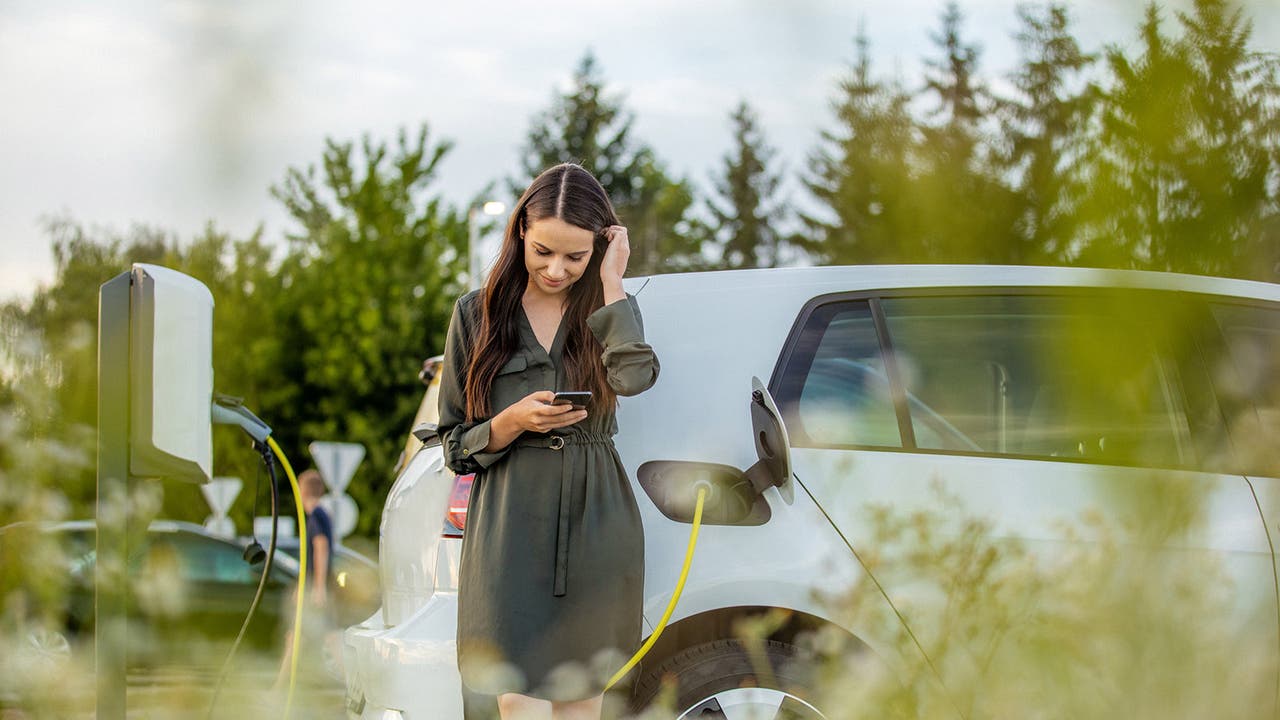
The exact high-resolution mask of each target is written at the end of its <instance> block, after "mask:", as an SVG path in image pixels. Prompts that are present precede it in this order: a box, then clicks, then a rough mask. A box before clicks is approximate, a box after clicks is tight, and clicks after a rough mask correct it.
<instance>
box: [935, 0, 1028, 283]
mask: <svg viewBox="0 0 1280 720" xmlns="http://www.w3.org/2000/svg"><path fill="white" fill-rule="evenodd" d="M963 19H964V16H963V14H962V13H961V12H960V8H959V7H958V6H957V5H956V3H955V2H949V3H948V4H947V6H946V8H945V10H944V11H943V14H942V18H941V20H942V28H941V31H940V32H939V33H937V34H934V35H933V36H932V37H933V41H934V43H935V45H936V46H937V48H938V50H939V51H940V53H941V57H940V58H936V59H930V60H926V64H927V66H928V68H929V72H928V73H927V74H926V80H925V88H924V95H925V96H931V97H932V98H933V100H934V101H935V102H936V107H935V108H934V110H933V111H932V113H931V115H932V117H933V123H931V124H925V125H924V126H923V127H922V142H921V143H920V144H919V146H918V156H917V157H918V159H917V164H918V168H919V178H918V180H917V183H916V187H917V190H916V192H915V205H916V211H917V212H918V213H919V214H920V220H921V225H922V227H921V231H920V235H919V238H918V241H917V243H918V244H917V247H918V250H917V252H916V253H913V255H914V256H915V257H914V259H916V260H931V261H939V262H1002V261H1008V260H1010V259H1011V256H1012V255H1013V252H1012V251H1011V246H1012V243H1011V242H1010V241H1011V239H1012V238H1013V225H1014V213H1015V202H1014V197H1013V193H1012V191H1011V190H1010V189H1009V188H1008V187H1007V186H1006V184H1005V183H1004V182H1003V180H1002V179H1001V176H1000V172H999V168H998V167H997V166H996V163H995V161H994V152H993V149H992V147H991V142H990V140H989V139H988V138H986V137H984V132H983V130H984V128H983V121H984V120H985V119H986V118H987V116H988V112H989V109H990V106H991V105H992V99H991V97H990V94H989V93H988V91H987V90H986V88H985V87H984V86H983V84H982V83H981V81H980V79H979V77H978V57H979V49H978V47H977V46H975V45H969V44H967V43H966V42H965V41H964V39H963V38H962V37H961V33H960V31H961V24H962V22H963Z"/></svg>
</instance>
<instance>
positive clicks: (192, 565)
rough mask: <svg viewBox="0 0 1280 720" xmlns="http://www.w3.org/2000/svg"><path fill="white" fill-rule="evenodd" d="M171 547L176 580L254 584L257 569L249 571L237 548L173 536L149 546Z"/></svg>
mask: <svg viewBox="0 0 1280 720" xmlns="http://www.w3.org/2000/svg"><path fill="white" fill-rule="evenodd" d="M161 543H164V544H169V545H171V546H172V549H173V551H175V552H176V554H177V562H178V569H179V573H180V577H181V578H182V580H183V581H184V582H188V583H230V584H247V583H256V582H257V580H258V576H259V574H260V573H261V566H259V567H258V568H252V567H250V566H249V564H248V563H246V562H245V561H244V557H243V556H242V554H241V552H240V550H239V548H237V547H236V546H235V545H232V544H229V543H223V542H218V541H216V540H208V539H205V538H197V537H184V536H181V535H175V536H174V537H173V538H171V539H167V540H163V541H159V542H157V543H153V546H154V545H159V544H161Z"/></svg>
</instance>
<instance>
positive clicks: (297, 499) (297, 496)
mask: <svg viewBox="0 0 1280 720" xmlns="http://www.w3.org/2000/svg"><path fill="white" fill-rule="evenodd" d="M267 445H268V446H270V448H271V450H272V451H273V452H275V454H276V457H278V458H280V465H281V466H283V467H284V474H285V475H287V476H289V484H290V485H291V486H293V502H294V504H295V505H296V506H297V508H298V604H297V607H296V608H295V609H294V613H293V648H292V652H290V653H289V655H290V657H289V695H288V698H287V699H286V700H285V702H284V717H285V718H288V717H289V711H290V710H291V709H292V708H293V688H294V686H295V685H297V682H298V648H299V646H300V644H301V640H302V604H303V603H302V601H303V598H304V597H305V595H304V593H305V592H306V589H307V511H306V509H304V508H303V507H302V490H301V488H299V487H298V476H297V475H294V474H293V467H292V466H291V465H289V458H287V457H285V456H284V451H283V450H281V449H280V446H279V445H278V444H276V439H275V438H273V437H271V436H267Z"/></svg>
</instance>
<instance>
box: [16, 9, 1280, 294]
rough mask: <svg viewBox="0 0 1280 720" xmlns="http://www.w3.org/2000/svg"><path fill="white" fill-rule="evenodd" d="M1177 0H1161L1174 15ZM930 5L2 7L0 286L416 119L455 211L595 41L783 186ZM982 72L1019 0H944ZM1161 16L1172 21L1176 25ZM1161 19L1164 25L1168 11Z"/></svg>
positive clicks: (899, 69) (1083, 18) (247, 193)
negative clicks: (853, 76)
mask: <svg viewBox="0 0 1280 720" xmlns="http://www.w3.org/2000/svg"><path fill="white" fill-rule="evenodd" d="M1187 5H1189V0H1177V1H1174V0H1170V2H1167V3H1165V7H1167V8H1169V9H1170V10H1173V9H1179V8H1184V7H1186V6H1187ZM942 7H943V2H942V0H863V1H861V2H856V1H852V2H851V1H849V0H843V1H837V0H773V1H765V0H738V1H736V2H735V1H730V0H707V1H701V2H699V1H697V0H695V1H692V2H691V1H689V0H649V1H647V2H643V3H641V2H634V3H608V2H600V1H599V0H590V1H571V2H558V1H554V0H547V1H544V2H538V3H529V2H502V1H499V2H489V3H464V2H448V3H445V2H421V1H420V0H419V1H416V2H411V1H407V0H406V1H404V2H362V3H356V2H342V1H338V0H313V1H310V2H292V1H291V2H273V1H267V2H261V1H258V2H251V1H248V0H204V1H201V0H167V1H165V2H155V1H154V0H149V1H148V0H137V1H134V2H120V1H110V2H104V1H99V0H93V1H86V2H58V1H56V0H55V1H50V0H5V2H3V3H0V103H2V105H3V110H0V158H2V160H0V299H8V298H11V297H15V296H26V295H29V294H30V292H31V291H32V289H33V288H34V287H36V285H37V284H39V283H47V282H49V281H50V280H51V279H52V274H53V259H52V254H51V252H50V240H49V236H48V233H47V232H46V231H45V230H44V227H43V225H44V221H45V219H46V218H50V217H57V216H61V217H69V218H72V219H74V220H76V221H78V222H81V223H83V224H86V225H89V226H94V227H106V228H114V229H115V230H118V231H124V230H127V229H128V228H129V227H130V226H131V225H133V224H135V223H145V224H147V225H151V226H156V227H161V228H164V229H166V230H169V231H172V232H174V233H177V235H178V236H179V237H180V238H182V239H183V240H188V239H190V238H191V237H192V236H193V235H195V234H196V233H198V232H199V231H200V230H201V229H202V228H203V227H204V226H205V224H207V223H208V222H210V221H213V222H215V223H216V224H217V226H218V227H219V228H220V229H222V230H225V231H229V232H231V233H232V234H233V235H236V236H238V237H243V236H246V235H248V234H249V233H250V232H252V230H253V229H254V228H255V227H257V226H258V225H259V224H262V225H263V226H264V228H265V233H266V238H267V239H268V240H271V241H277V240H279V239H280V238H281V237H282V236H283V233H284V232H285V231H286V230H287V229H288V225H287V220H286V218H285V217H284V214H283V212H282V211H281V209H280V207H279V204H278V203H277V202H276V201H275V200H274V199H272V198H271V196H270V195H269V193H268V188H269V187H270V186H271V185H272V184H273V183H276V182H278V181H279V180H280V178H281V177H283V175H284V172H285V170H286V168H288V167H290V166H303V165H306V164H308V163H313V162H315V161H316V160H317V158H319V156H320V153H321V150H322V147H323V139H324V138H325V137H326V136H327V137H333V138H336V139H353V138H358V137H359V136H360V135H362V134H364V133H369V134H371V135H372V136H373V137H374V138H387V139H390V138H392V137H394V133H395V131H396V130H397V129H398V128H400V127H408V128H410V129H412V128H416V127H417V126H418V124H419V123H420V122H422V121H426V122H427V123H428V124H429V125H430V127H431V131H432V135H433V137H434V138H436V139H442V138H447V139H449V140H452V141H453V142H454V143H455V148H454V150H453V152H451V153H450V154H449V155H448V156H447V158H446V160H445V161H444V162H443V167H442V171H441V173H440V177H439V180H438V182H437V184H436V185H435V187H436V188H437V189H438V190H439V191H440V192H442V193H443V194H444V195H445V196H446V197H447V198H449V199H450V200H452V201H454V202H456V203H458V204H461V203H464V202H466V201H467V200H468V199H469V198H471V197H472V196H473V195H474V194H475V193H477V192H478V191H479V190H480V188H482V187H483V186H484V185H485V183H486V182H488V181H490V180H497V179H500V178H503V177H505V176H507V175H509V174H512V173H514V172H515V171H516V169H517V167H518V165H517V163H518V158H519V151H520V148H521V146H522V145H523V143H524V140H525V136H526V133H527V131H528V128H529V123H530V118H531V116H532V115H534V114H535V113H538V112H540V111H542V110H544V109H546V108H547V107H548V106H549V104H550V102H551V99H552V96H553V93H554V92H555V91H556V90H563V89H565V88H567V87H568V86H569V81H570V78H571V75H572V71H573V69H574V68H575V67H576V66H577V64H578V62H579V60H580V59H581V57H582V56H583V54H584V52H585V51H586V50H587V49H588V48H590V49H591V50H593V51H594V52H595V54H596V57H597V59H598V61H599V66H600V68H601V69H602V71H603V75H604V77H605V79H606V81H607V82H608V84H609V87H610V88H611V89H612V90H613V91H615V92H618V93H622V94H623V96H624V97H625V101H626V104H627V106H628V107H629V108H630V109H631V110H633V111H634V112H635V114H636V124H635V128H634V135H635V138H636V139H638V140H641V141H644V142H647V143H649V144H650V145H652V146H653V147H654V148H655V149H656V150H657V153H658V155H659V157H660V158H661V159H662V160H663V161H665V162H666V163H667V165H668V167H669V169H670V170H671V171H672V172H673V173H674V174H675V175H677V176H681V175H682V176H687V177H689V178H691V179H693V180H694V181H695V182H697V183H699V184H700V185H701V186H703V187H705V186H706V184H707V178H708V177H709V176H710V174H711V172H712V170H713V168H714V167H715V166H716V165H717V163H718V162H719V158H720V156H721V155H723V154H724V153H725V152H727V151H728V149H729V144H730V139H731V138H730V132H729V120H728V115H729V112H730V111H731V110H732V108H733V107H734V105H736V103H737V102H738V101H739V100H740V99H745V100H747V101H748V102H749V103H751V104H752V105H753V106H754V107H755V109H756V110H757V112H758V114H759V117H760V123H761V126H762V128H763V130H764V132H765V134H766V138H767V140H768V141H769V143H770V144H772V145H773V146H774V147H776V148H777V149H778V151H779V153H778V161H779V162H780V163H781V165H782V166H783V167H784V169H785V170H786V171H787V175H788V177H789V178H790V180H789V184H788V189H787V192H788V193H790V194H791V195H792V196H793V197H798V196H801V195H803V191H802V190H800V189H798V188H797V184H796V183H795V182H794V177H795V175H796V171H797V170H798V169H800V168H801V167H803V165H804V159H805V156H806V155H807V153H808V152H809V150H810V149H811V148H812V147H813V146H814V144H815V142H816V140H817V137H818V132H819V131H820V130H821V129H822V128H825V127H830V126H831V114H830V110H829V106H830V102H831V99H832V98H833V97H834V91H835V85H836V81H837V79H838V78H839V77H840V76H841V75H842V74H844V73H845V72H846V71H847V68H848V65H849V63H850V61H851V60H852V58H853V42H852V39H853V36H854V34H855V33H856V31H857V28H858V26H859V23H865V26H866V29H867V34H868V36H869V37H870V38H871V43H872V54H873V58H874V62H875V64H876V69H877V70H878V71H879V72H880V73H881V74H884V75H894V74H896V75H898V76H900V77H902V78H903V79H904V81H905V82H906V83H907V85H908V86H909V87H916V86H918V85H919V83H920V78H921V61H922V58H924V57H925V56H931V55H933V54H934V52H935V49H934V47H933V44H932V42H931V41H930V34H931V33H933V32H935V31H936V29H937V27H938V25H939V21H938V16H939V14H940V12H941V10H942ZM960 7H961V9H962V10H963V11H964V13H965V16H966V19H965V24H964V34H965V36H966V38H968V40H969V41H971V42H976V43H978V44H979V45H980V46H981V48H982V55H981V58H980V71H981V72H982V74H983V76H984V78H985V79H986V80H988V81H989V82H993V84H996V85H997V87H998V85H999V83H1000V82H1002V80H1001V79H1002V78H1003V76H1005V75H1007V73H1008V72H1009V71H1010V70H1011V68H1012V67H1013V66H1014V65H1015V63H1016V48H1015V45H1014V42H1013V40H1012V39H1011V34H1012V32H1013V31H1014V29H1015V28H1016V27H1017V23H1016V15H1015V12H1014V8H1015V3H1014V2H1012V1H1006V0H968V1H967V2H961V4H960ZM1071 7H1072V12H1073V19H1074V22H1075V32H1076V36H1077V37H1078V38H1079V39H1080V40H1081V42H1082V44H1083V45H1084V46H1085V48H1086V49H1089V50H1093V49H1097V48H1099V47H1101V46H1102V45H1103V44H1104V43H1121V44H1125V45H1127V46H1132V45H1134V43H1135V35H1136V29H1137V25H1138V21H1139V19H1140V17H1141V13H1142V6H1141V4H1140V3H1139V2H1136V1H1130V0H1077V2H1074V3H1071ZM1245 7H1246V9H1247V12H1248V14H1249V15H1250V16H1251V17H1252V18H1253V21H1254V46H1255V48H1257V49H1263V50H1268V51H1275V50H1277V49H1280V9H1278V8H1280V3H1276V2H1275V0H1250V2H1247V3H1246V4H1245ZM1171 19H1172V18H1171ZM1168 27H1169V28H1170V29H1172V27H1173V24H1172V22H1170V24H1169V26H1168Z"/></svg>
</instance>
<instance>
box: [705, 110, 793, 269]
mask: <svg viewBox="0 0 1280 720" xmlns="http://www.w3.org/2000/svg"><path fill="white" fill-rule="evenodd" d="M730 120H731V121H732V125H733V149H732V150H731V151H730V152H729V154H727V155H725V156H724V160H723V165H722V167H721V171H720V175H719V176H717V177H714V178H712V183H713V186H714V188H715V191H716V193H717V194H718V195H719V200H720V202H717V201H716V199H713V198H707V199H706V206H707V210H708V212H709V213H710V215H711V224H710V227H709V228H708V230H709V231H710V234H711V237H712V238H713V239H714V240H715V241H716V243H717V244H718V245H719V246H720V249H721V256H722V260H721V262H720V265H719V266H720V267H723V268H753V267H771V266H775V265H777V263H778V248H779V245H781V244H782V233H781V231H780V230H779V229H778V224H779V223H780V222H782V221H783V219H784V211H785V208H784V207H783V206H782V204H781V203H779V202H778V200H777V198H776V195H777V192H778V185H779V184H780V183H781V182H782V177H781V175H778V174H776V173H774V172H773V171H771V169H770V167H769V164H770V163H771V162H772V160H773V157H774V155H776V151H775V150H774V149H773V148H770V147H769V146H768V145H766V144H765V139H764V133H763V132H762V131H761V130H760V128H759V126H758V125H757V122H758V121H757V119H756V115H755V113H754V112H752V110H751V107H750V106H749V105H747V103H746V101H745V100H744V101H742V102H741V103H739V104H738V107H737V108H735V109H734V111H733V113H732V114H731V115H730Z"/></svg>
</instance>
